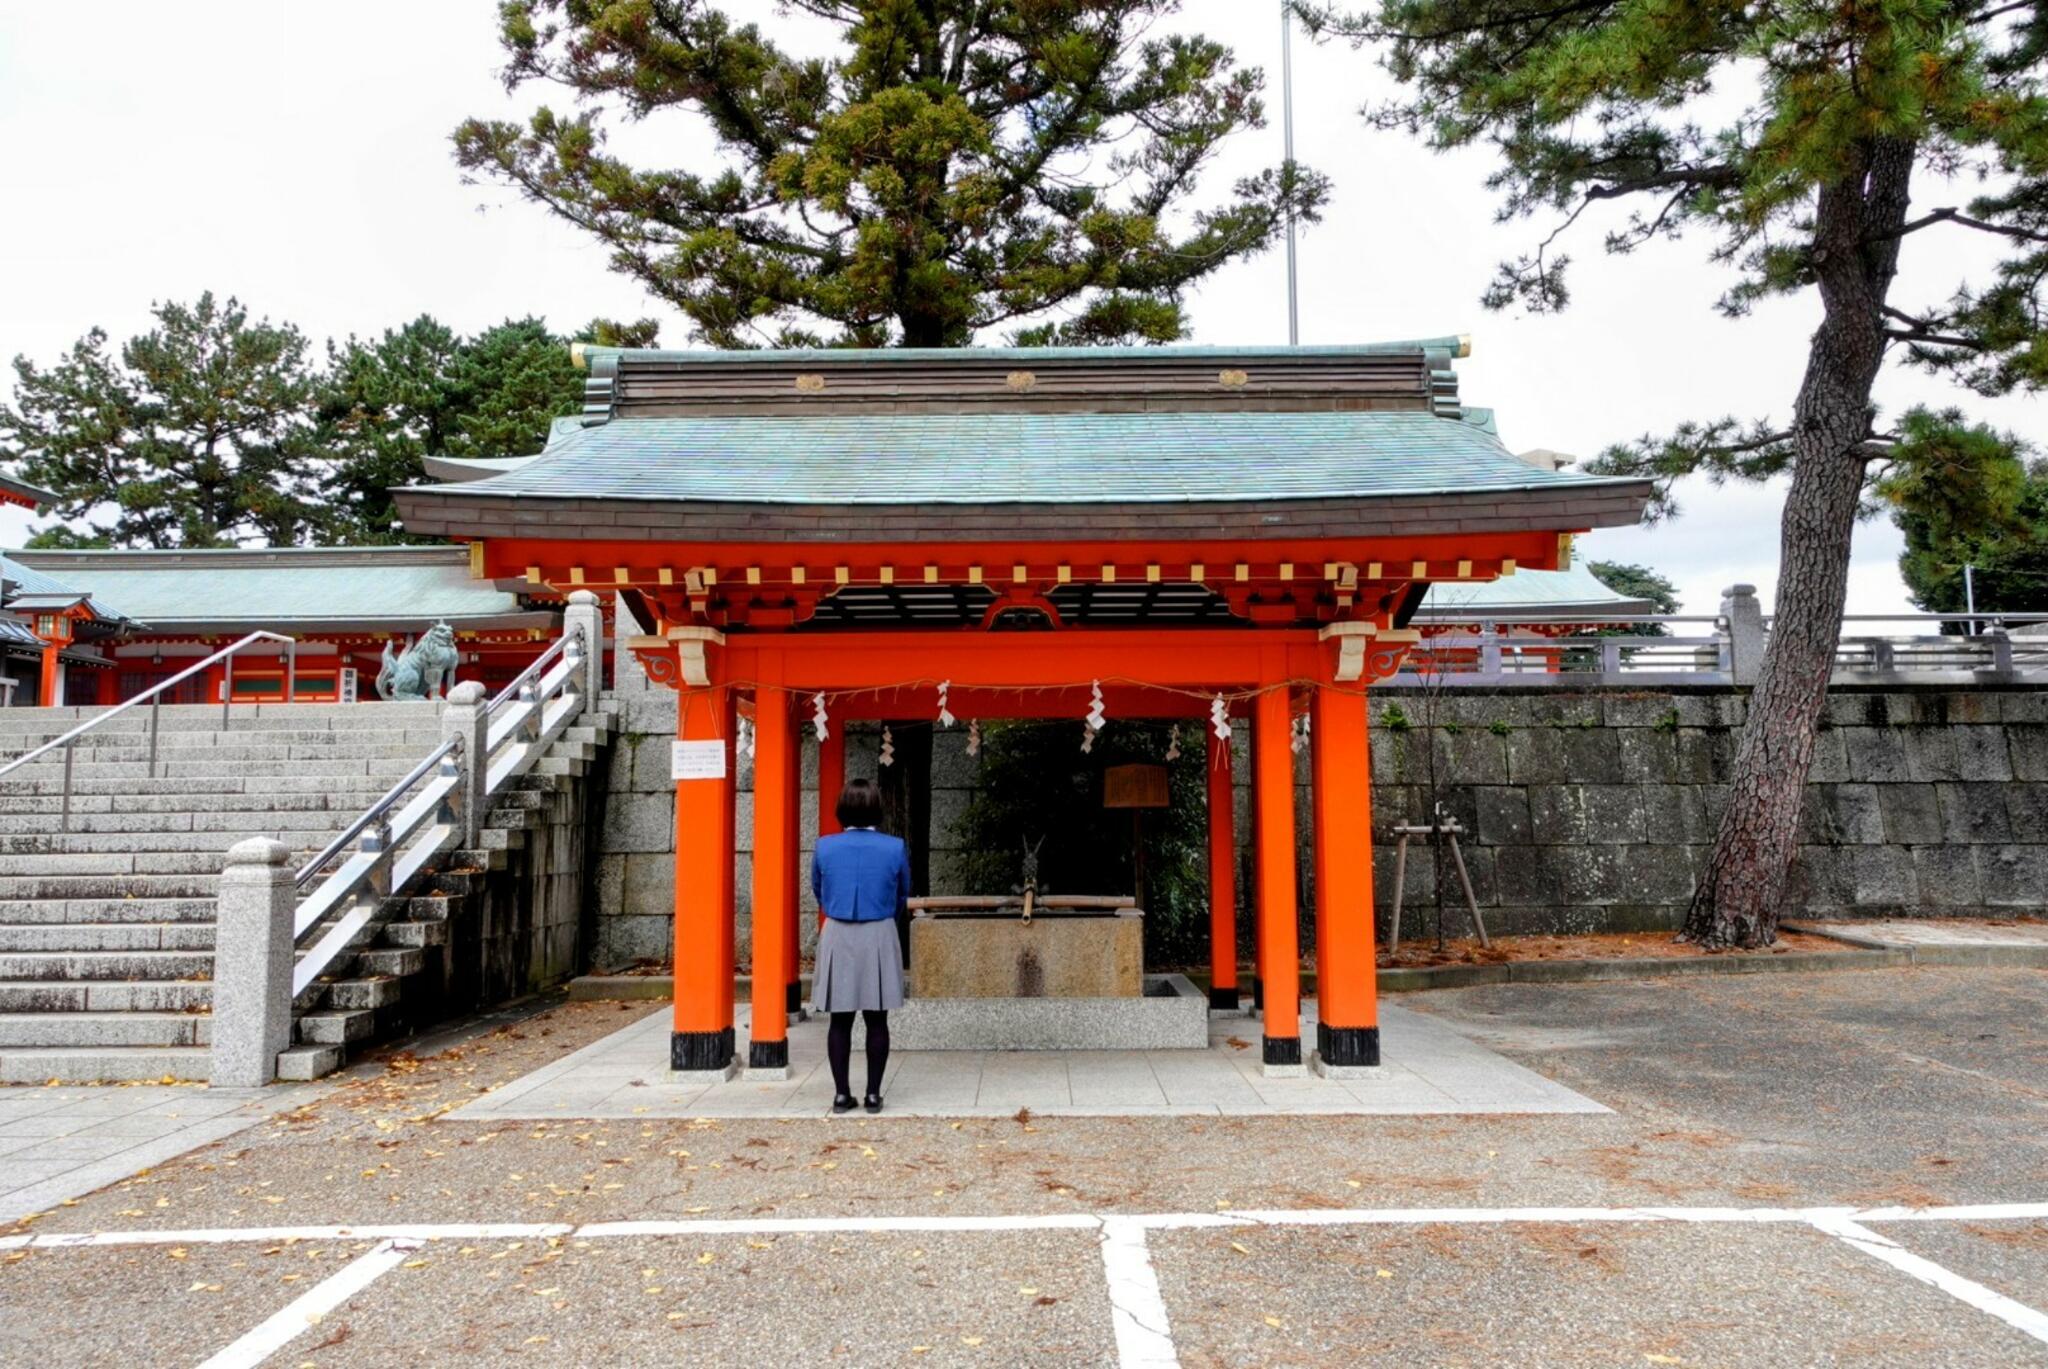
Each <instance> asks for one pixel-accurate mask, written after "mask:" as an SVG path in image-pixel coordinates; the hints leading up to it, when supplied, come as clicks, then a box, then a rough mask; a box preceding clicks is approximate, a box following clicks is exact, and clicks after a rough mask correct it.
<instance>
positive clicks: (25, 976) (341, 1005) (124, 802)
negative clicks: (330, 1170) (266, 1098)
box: [0, 703, 611, 1083]
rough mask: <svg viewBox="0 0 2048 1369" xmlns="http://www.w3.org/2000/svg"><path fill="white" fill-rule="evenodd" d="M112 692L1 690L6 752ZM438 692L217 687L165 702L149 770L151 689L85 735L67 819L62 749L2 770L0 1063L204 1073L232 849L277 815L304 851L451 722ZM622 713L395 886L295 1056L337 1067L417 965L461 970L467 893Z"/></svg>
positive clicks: (554, 754) (591, 728)
mask: <svg viewBox="0 0 2048 1369" xmlns="http://www.w3.org/2000/svg"><path fill="white" fill-rule="evenodd" d="M96 711H97V710H94V709H72V708H55V709H12V710H0V761H4V760H5V759H7V758H9V757H12V756H16V755H19V754H21V753H22V752H24V751H27V750H30V749H32V748H33V747H35V746H37V745H39V744H41V743H42V742H44V741H47V740H48V739H50V738H52V737H55V736H58V735H60V734H62V733H63V732H65V731H66V730H68V729H70V728H72V727H75V726H76V725H77V724H78V723H79V722H80V721H83V720H84V719H85V718H87V717H90V716H91V715H92V714H93V713H94V712H96ZM439 711H440V705H438V704H433V703H414V704H397V703H376V704H353V705H346V704H344V705H322V704H293V705H281V704H258V705H244V706H241V707H238V708H237V709H236V710H235V712H234V716H233V717H232V719H231V720H230V722H229V725H228V727H227V729H226V730H223V729H222V727H221V716H220V709H219V707H218V706H217V705H191V706H166V707H165V708H163V709H162V711H161V732H160V735H159V737H158V746H157V767H156V776H155V778H150V777H149V775H148V770H147V766H148V754H149V753H148V736H147V731H146V729H147V727H148V711H147V710H146V709H141V708H138V709H134V710H131V711H130V712H129V713H126V714H123V715H122V716H121V717H119V718H117V719H115V720H114V721H113V722H111V723H109V724H107V725H106V726H104V727H102V728H99V729H96V730H95V731H93V732H90V733H87V734H86V735H85V736H84V737H82V738H81V739H80V740H79V741H78V742H77V743H76V745H75V751H76V755H75V756H74V758H73V771H72V796H71V819H70V828H69V830H68V831H66V830H63V826H62V815H61V807H62V797H61V796H62V790H63V759H62V756H61V753H52V754H51V755H49V756H47V757H45V758H43V759H42V760H39V761H37V762H34V763H32V764H30V765H28V766H24V767H23V768H21V769H19V770H16V771H14V772H13V773H12V774H9V775H8V776H6V777H5V778H4V779H0V1083H41V1082H44V1081H46V1080H51V1079H61V1080H65V1081H74V1080H133V1079H160V1078H174V1079H187V1080H203V1079H205V1078H206V1076H207V1072H208V1043H209V1040H210V1033H209V1026H210V1021H209V1017H208V1010H209V1007H210V1004H211V1000H212V984H211V978H212V969H213V933H214V926H213V919H214V904H213V898H214V891H215V883H216V880H217V877H218V875H219V873H220V869H221V866H222V863H223V861H224V858H225V855H226V852H227V849H228V848H229V847H230V846H232V845H234V844H235V843H236V842H238V841H241V840H243V839H245V838H248V837H251V836H268V837H274V838H276V839H278V840H281V841H283V842H284V843H285V844H286V845H287V846H290V847H291V848H292V850H293V854H294V864H295V865H297V864H303V863H304V861H305V860H307V859H309V858H310V857H311V856H312V855H314V854H315V853H317V852H318V851H319V850H321V849H322V848H323V847H325V846H326V845H327V843H328V842H329V841H330V840H332V839H333V838H334V837H335V836H336V835H338V834H340V833H341V832H343V831H344V830H346V829H347V828H348V826H349V825H350V824H351V823H352V822H353V821H354V819H355V817H356V815H357V814H359V813H361V812H362V811H363V810H364V809H365V808H367V807H369V806H370V804H371V803H373V802H374V801H375V800H376V799H377V798H379V797H380V796H381V795H382V794H384V792H385V791H387V790H388V789H389V788H390V787H391V786H392V785H393V784H395V783H397V782H398V781H399V780H401V779H403V778H404V777H405V775H406V773H407V772H408V771H409V770H411V769H412V767H413V766H414V765H415V764H416V763H417V762H418V761H419V759H420V757H422V756H423V755H425V754H427V753H428V752H429V751H431V750H433V748H434V747H435V746H437V745H438V744H439V743H440V740H441V731H440V722H439ZM610 724H611V718H610V715H609V713H608V712H606V711H605V710H604V709H603V708H602V707H599V708H594V709H590V710H586V712H585V713H584V714H583V715H582V716H580V717H578V718H577V719H576V720H575V721H574V723H573V724H572V725H571V726H570V727H569V728H568V729H567V731H565V732H564V733H563V734H562V735H561V737H559V738H558V739H557V740H556V742H555V743H554V745H553V746H552V747H551V748H550V749H549V750H548V752H547V753H545V754H544V755H542V756H541V758H540V759H539V760H538V761H537V762H536V763H535V765H534V767H533V769H532V770H530V771H529V772H528V773H527V774H526V775H524V776H521V777H520V778H519V779H517V780H515V781H514V782H513V784H512V786H511V787H510V788H508V789H507V790H506V791H505V792H504V793H502V794H500V795H498V796H497V797H496V800H495V801H494V803H493V805H492V808H491V811H490V812H489V813H488V814H487V816H486V819H485V830H484V832H483V835H482V838H481V840H480V841H479V843H478V846H479V848H480V849H478V850H474V851H465V850H458V851H454V852H451V853H449V854H448V855H447V856H446V857H444V858H443V859H442V861H441V862H440V865H439V868H438V869H437V870H436V871H435V872H434V873H432V874H429V875H427V876H426V877H425V878H424V879H423V880H421V881H418V882H417V884H418V886H419V887H416V888H415V889H413V890H409V891H402V892H401V893H400V894H399V895H398V896H395V897H392V898H390V899H387V900H386V901H385V904H384V907H383V908H382V909H381V910H380V912H379V915H378V916H377V917H376V918H375V919H373V920H372V921H371V922H370V923H369V924H368V925H367V926H366V927H365V928H364V929H363V930H362V931H361V932H360V933H359V934H358V935H357V936H356V938H355V939H354V940H353V941H352V942H351V943H350V946H349V949H348V951H347V952H345V953H344V954H343V955H342V956H341V957H340V958H338V959H337V960H336V961H335V962H334V964H333V965H332V966H330V967H329V973H327V974H326V975H323V976H322V978H321V979H320V980H318V981H316V982H315V983H314V984H313V985H312V986H310V987H309V988H308V989H307V990H306V992H305V993H304V994H302V995H301V996H300V998H299V999H298V1001H297V1002H296V1003H295V1005H294V1006H295V1018H296V1020H295V1024H294V1033H293V1034H294V1042H295V1044H294V1045H293V1046H292V1048H291V1049H289V1050H288V1051H286V1053H285V1054H284V1056H283V1057H281V1058H280V1061H279V1071H280V1074H281V1075H282V1076H283V1077H286V1078H302V1079H303V1078H315V1077H318V1076H319V1075H321V1074H325V1073H327V1072H329V1071H331V1070H333V1069H335V1068H337V1067H338V1066H339V1065H340V1064H341V1062H342V1060H343V1059H344V1057H345V1055H346V1052H347V1050H348V1049H349V1048H350V1047H352V1046H357V1045H360V1044H364V1043H367V1042H369V1041H372V1040H375V1039H377V1038H379V1037H381V1036H386V1035H389V1034H390V1032H392V1031H393V1030H396V1029H398V1028H400V1027H403V1026H406V1025H410V1024H411V1023H410V1019H412V1018H414V1017H417V1016H419V1015H420V1014H419V1010H420V1008H421V1007H423V1006H426V1007H431V1004H425V1005H423V1004H421V1003H418V1002H415V1003H414V1004H412V1005H411V1008H410V1010H408V1007H407V1004H406V1000H407V997H408V995H407V992H406V989H407V984H408V981H412V980H415V979H421V980H423V981H426V982H434V981H437V980H438V981H440V982H445V980H446V977H447V974H448V969H449V967H448V965H447V963H446V960H447V957H448V955H449V927H450V924H451V919H453V918H454V917H456V916H458V915H459V913H460V910H461V907H462V900H463V899H465V898H467V897H469V896H470V895H471V893H472V892H473V890H474V888H475V886H476V884H477V883H478V882H479V881H480V879H481V878H482V875H483V873H484V872H486V871H488V870H490V869H492V868H497V867H502V865H503V862H504V860H505V858H506V853H507V852H508V851H510V850H513V849H516V848H518V847H519V846H520V845H522V844H523V842H524V840H525V829H526V827H527V825H528V823H529V821H530V820H531V819H532V818H533V817H534V815H535V813H536V811H537V810H540V809H543V808H544V807H545V805H546V804H547V803H548V802H549V800H550V791H551V790H553V789H555V788H557V787H559V786H561V785H562V784H564V783H565V782H566V781H567V780H568V779H569V778H570V777H573V776H577V775H580V774H582V773H583V770H584V768H585V767H587V766H588V765H589V763H590V762H591V761H592V760H594V759H595V758H596V756H597V754H598V751H599V749H600V748H601V747H602V746H603V745H604V743H605V742H606V741H607V740H608V737H609V729H610ZM413 997H414V998H415V999H417V998H419V997H420V995H418V994H414V995H413Z"/></svg>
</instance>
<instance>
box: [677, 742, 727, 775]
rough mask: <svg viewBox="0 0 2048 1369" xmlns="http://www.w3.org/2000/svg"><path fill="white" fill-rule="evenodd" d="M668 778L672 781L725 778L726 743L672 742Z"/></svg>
mask: <svg viewBox="0 0 2048 1369" xmlns="http://www.w3.org/2000/svg"><path fill="white" fill-rule="evenodd" d="M669 745H670V746H671V747H672V748H673V749H672V750H671V751H670V752H669V762H668V777H669V778H670V779H672V780H722V779H724V778H725V743H724V742H671V743H669Z"/></svg>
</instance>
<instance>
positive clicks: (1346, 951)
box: [1309, 685, 1380, 1071]
mask: <svg viewBox="0 0 2048 1369" xmlns="http://www.w3.org/2000/svg"><path fill="white" fill-rule="evenodd" d="M1313 708H1314V715H1313V716H1314V723H1313V725H1312V727H1311V729H1310V743H1309V745H1310V752H1311V758H1312V760H1313V768H1312V771H1311V774H1312V776H1313V778H1312V780H1311V783H1313V784H1314V786H1315V799H1316V808H1315V834H1314V841H1315V870H1316V1009H1317V1012H1316V1019H1317V1020H1316V1052H1315V1064H1316V1067H1317V1069H1319V1070H1324V1071H1329V1070H1343V1069H1347V1068H1361V1067H1365V1066H1371V1065H1377V1064H1379V1062H1380V1027H1379V1020H1380V1019H1379V986H1378V975H1379V970H1378V964H1377V958H1376V955H1375V952H1374V931H1373V905H1372V762H1371V754H1370V746H1371V742H1370V737H1369V733H1368V731H1367V722H1368V719H1367V703H1366V696H1365V694H1364V692H1363V691H1362V690H1358V689H1357V687H1356V686H1352V687H1351V689H1350V690H1348V691H1347V690H1345V689H1343V688H1342V687H1338V688H1332V687H1330V686H1328V685H1323V686H1319V687H1318V688H1317V689H1316V691H1315V699H1314V704H1313Z"/></svg>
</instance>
